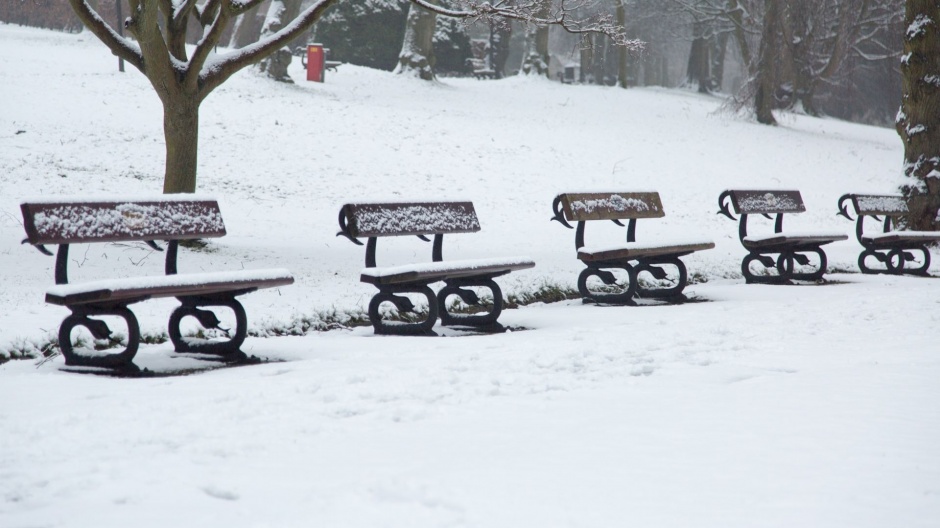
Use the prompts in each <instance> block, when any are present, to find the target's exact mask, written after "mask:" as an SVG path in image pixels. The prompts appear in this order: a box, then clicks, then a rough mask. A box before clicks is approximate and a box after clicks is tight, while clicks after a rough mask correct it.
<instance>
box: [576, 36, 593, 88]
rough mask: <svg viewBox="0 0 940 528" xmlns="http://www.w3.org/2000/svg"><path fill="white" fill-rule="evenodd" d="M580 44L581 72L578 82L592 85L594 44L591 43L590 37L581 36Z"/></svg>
mask: <svg viewBox="0 0 940 528" xmlns="http://www.w3.org/2000/svg"><path fill="white" fill-rule="evenodd" d="M580 40H581V44H580V45H579V47H580V50H579V52H580V53H579V60H580V61H581V68H579V69H580V70H581V71H580V72H579V75H578V82H582V83H586V84H594V69H593V68H592V65H593V64H594V43H593V42H592V41H591V35H581V39H580Z"/></svg>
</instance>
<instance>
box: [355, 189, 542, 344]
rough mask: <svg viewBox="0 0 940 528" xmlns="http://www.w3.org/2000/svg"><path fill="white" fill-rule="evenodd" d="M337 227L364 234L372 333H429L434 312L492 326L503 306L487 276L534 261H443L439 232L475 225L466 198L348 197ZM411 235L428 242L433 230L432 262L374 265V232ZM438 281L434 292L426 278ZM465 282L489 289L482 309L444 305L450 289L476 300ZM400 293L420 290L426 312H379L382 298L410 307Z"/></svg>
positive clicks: (455, 321) (445, 319)
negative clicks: (408, 317)
mask: <svg viewBox="0 0 940 528" xmlns="http://www.w3.org/2000/svg"><path fill="white" fill-rule="evenodd" d="M339 226H340V232H339V233H338V234H337V235H338V236H339V235H342V236H345V237H347V238H349V239H350V240H351V241H353V242H354V243H356V244H358V245H362V242H360V241H359V240H358V238H359V237H364V238H368V243H367V244H366V268H365V269H364V270H362V273H361V276H360V280H361V281H362V282H365V283H368V284H372V285H374V286H375V287H376V288H378V289H379V293H377V294H375V296H374V297H372V301H371V302H370V303H369V320H370V321H371V322H372V326H373V327H374V328H375V332H376V333H377V334H430V333H431V329H432V327H433V326H434V323H435V322H436V321H437V318H438V316H440V319H441V324H442V325H445V326H448V325H468V326H475V327H487V326H489V327H498V324H497V319H498V317H499V314H500V312H502V309H503V304H504V301H503V294H502V291H501V290H500V289H499V286H498V285H497V284H496V282H494V281H493V278H495V277H499V276H500V275H505V274H507V273H510V272H512V271H515V270H521V269H526V268H531V267H533V266H535V263H534V262H533V261H532V260H531V259H529V258H526V257H510V258H493V259H472V260H449V261H444V258H443V244H444V235H445V234H453V233H473V232H476V231H479V230H480V222H479V220H478V219H477V215H476V211H475V210H474V208H473V204H472V203H470V202H420V203H414V202H411V203H404V202H401V203H397V202H396V203H349V204H345V205H343V207H342V209H341V210H340V212H339ZM405 235H416V236H418V237H419V238H421V239H422V240H424V241H426V242H430V239H428V238H427V235H434V242H433V246H432V255H431V258H432V262H423V263H418V264H408V265H403V266H391V267H377V266H376V262H375V250H376V243H377V240H378V238H379V237H386V236H405ZM439 281H444V283H445V286H444V287H443V288H442V289H441V290H440V291H439V292H438V293H437V294H436V295H435V293H434V291H433V290H431V288H430V287H429V285H430V284H432V283H435V282H439ZM471 286H479V287H483V288H488V289H489V290H490V291H491V292H492V294H493V306H492V308H491V309H490V310H489V311H487V312H485V313H482V314H475V315H467V314H459V313H451V312H449V311H448V306H447V299H448V298H449V297H450V296H452V295H456V296H457V297H459V298H460V299H461V300H462V301H463V302H465V303H466V304H469V305H477V304H479V297H478V296H477V294H476V293H475V292H474V291H473V290H470V289H467V288H468V287H471ZM403 293H416V294H421V295H424V296H425V297H426V298H427V300H428V314H427V316H426V317H425V319H424V320H423V321H420V322H417V323H406V322H396V321H387V320H384V319H383V318H382V314H381V312H380V311H379V307H380V306H381V304H382V303H385V302H389V303H391V304H393V305H394V306H395V307H396V308H397V309H398V311H399V312H414V308H415V307H414V304H413V303H412V302H411V300H410V299H408V297H405V296H403V295H400V294H403Z"/></svg>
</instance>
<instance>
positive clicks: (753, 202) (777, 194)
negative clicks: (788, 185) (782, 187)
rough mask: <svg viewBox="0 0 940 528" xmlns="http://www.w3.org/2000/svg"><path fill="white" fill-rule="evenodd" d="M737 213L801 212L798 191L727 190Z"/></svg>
mask: <svg viewBox="0 0 940 528" xmlns="http://www.w3.org/2000/svg"><path fill="white" fill-rule="evenodd" d="M729 192H730V193H731V203H732V205H734V212H736V213H738V214H776V213H803V212H805V211H806V206H805V205H803V197H802V196H801V195H800V191H752V190H747V191H729Z"/></svg>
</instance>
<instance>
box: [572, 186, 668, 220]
mask: <svg viewBox="0 0 940 528" xmlns="http://www.w3.org/2000/svg"><path fill="white" fill-rule="evenodd" d="M556 200H558V201H559V202H560V203H561V206H562V210H563V211H564V213H565V220H568V221H569V222H582V221H586V220H620V219H627V218H629V219H634V218H661V217H663V216H665V215H666V213H665V212H664V211H663V203H662V201H660V199H659V193H657V192H620V193H597V192H595V193H564V194H560V195H558V197H557V198H556Z"/></svg>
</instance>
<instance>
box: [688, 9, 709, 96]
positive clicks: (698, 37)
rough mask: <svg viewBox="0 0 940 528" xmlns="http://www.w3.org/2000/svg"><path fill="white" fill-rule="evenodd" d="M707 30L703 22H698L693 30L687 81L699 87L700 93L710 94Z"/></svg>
mask: <svg viewBox="0 0 940 528" xmlns="http://www.w3.org/2000/svg"><path fill="white" fill-rule="evenodd" d="M706 32H707V28H706V27H705V24H704V23H702V22H696V23H695V24H694V29H693V30H692V33H693V36H692V47H691V48H690V49H689V64H688V66H687V67H686V79H687V80H688V83H689V85H690V86H692V85H696V84H697V85H698V91H699V93H708V89H709V84H710V81H709V72H708V67H709V62H710V61H709V59H708V40H707V39H706V35H705V33H706Z"/></svg>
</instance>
